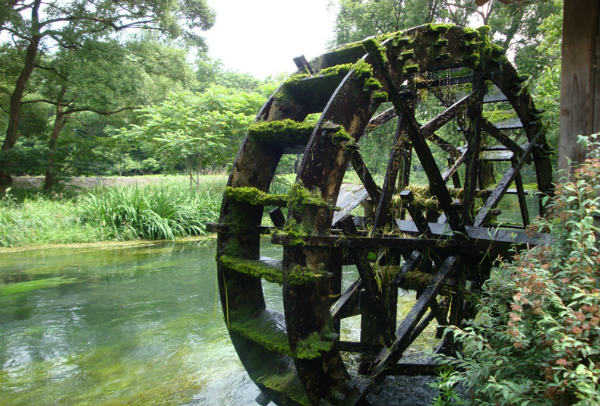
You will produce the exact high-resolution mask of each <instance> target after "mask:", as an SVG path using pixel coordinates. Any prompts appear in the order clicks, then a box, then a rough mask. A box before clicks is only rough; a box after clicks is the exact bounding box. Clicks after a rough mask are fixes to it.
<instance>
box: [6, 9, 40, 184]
mask: <svg viewBox="0 0 600 406" xmlns="http://www.w3.org/2000/svg"><path fill="white" fill-rule="evenodd" d="M40 3H41V0H36V1H35V2H34V5H33V7H32V9H31V28H32V32H33V35H32V37H31V39H30V41H29V45H28V46H27V51H26V53H25V61H24V66H23V69H22V70H21V73H20V74H19V78H18V79H17V83H16V84H15V90H13V92H12V95H11V96H10V107H9V113H8V127H7V129H6V137H5V138H4V142H3V143H2V152H6V151H8V150H9V149H11V148H12V147H14V146H15V143H16V142H17V138H18V137H19V136H18V129H19V120H20V119H21V100H22V99H23V93H24V92H25V87H26V86H27V82H28V81H29V78H30V77H31V73H32V72H33V68H34V67H35V58H36V56H37V52H38V46H39V45H40V40H41V35H40V33H39V27H38V23H39V18H38V9H39V7H40ZM1 164H2V166H1V167H0V191H4V190H5V189H6V188H7V187H10V185H11V184H12V178H11V176H10V173H9V169H8V168H9V167H10V162H8V160H4V161H3V162H1Z"/></svg>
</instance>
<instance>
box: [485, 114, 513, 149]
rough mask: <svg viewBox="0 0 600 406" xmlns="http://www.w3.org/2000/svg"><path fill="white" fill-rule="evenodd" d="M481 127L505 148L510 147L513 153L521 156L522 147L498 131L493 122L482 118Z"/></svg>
mask: <svg viewBox="0 0 600 406" xmlns="http://www.w3.org/2000/svg"><path fill="white" fill-rule="evenodd" d="M481 128H482V129H483V131H485V132H486V133H488V134H489V135H491V136H492V137H493V138H495V139H496V140H498V141H499V142H501V143H502V144H503V145H504V146H505V147H506V148H508V149H510V150H511V151H512V152H513V153H515V154H517V155H519V156H521V155H522V154H523V148H521V146H520V145H519V144H517V143H516V142H515V141H513V140H512V139H510V137H509V136H508V135H506V134H504V133H503V132H502V131H500V130H499V129H498V128H496V126H494V124H492V123H491V122H490V121H489V120H486V119H485V118H483V119H482V120H481Z"/></svg>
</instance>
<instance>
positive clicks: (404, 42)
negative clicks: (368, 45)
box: [392, 33, 412, 48]
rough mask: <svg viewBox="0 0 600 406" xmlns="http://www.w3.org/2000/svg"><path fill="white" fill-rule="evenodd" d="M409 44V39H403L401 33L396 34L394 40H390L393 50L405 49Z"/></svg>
mask: <svg viewBox="0 0 600 406" xmlns="http://www.w3.org/2000/svg"><path fill="white" fill-rule="evenodd" d="M411 44H412V41H411V39H410V38H409V37H405V36H404V35H402V33H398V34H397V35H396V36H394V39H392V47H394V48H400V47H402V48H407V47H409V46H410V45H411Z"/></svg>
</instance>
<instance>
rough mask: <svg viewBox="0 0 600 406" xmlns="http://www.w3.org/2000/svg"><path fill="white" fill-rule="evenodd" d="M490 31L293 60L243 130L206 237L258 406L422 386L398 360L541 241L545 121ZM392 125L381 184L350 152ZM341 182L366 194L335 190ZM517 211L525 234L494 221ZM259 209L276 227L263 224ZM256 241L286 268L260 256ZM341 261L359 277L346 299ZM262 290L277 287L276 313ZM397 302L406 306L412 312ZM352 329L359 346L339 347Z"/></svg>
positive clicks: (435, 32)
mask: <svg viewBox="0 0 600 406" xmlns="http://www.w3.org/2000/svg"><path fill="white" fill-rule="evenodd" d="M486 34H487V32H486V31H485V30H472V29H468V28H461V27H456V26H449V25H427V26H420V27H416V28H413V29H410V30H408V31H405V32H399V33H394V34H390V35H385V36H382V37H378V38H371V39H367V40H365V41H362V42H359V43H354V44H350V45H347V46H344V47H341V48H337V49H335V50H333V51H330V52H327V53H325V54H323V55H321V56H320V57H318V58H316V59H314V60H312V61H310V62H307V61H306V60H305V59H304V58H297V60H296V63H297V65H298V67H299V69H298V72H297V73H296V74H295V75H293V76H291V77H290V78H289V79H288V80H287V81H286V82H284V83H283V84H282V85H281V86H280V87H279V88H278V89H277V90H276V91H275V92H274V94H273V95H272V96H271V97H270V99H269V100H268V101H267V103H266V104H265V105H264V106H263V108H262V110H261V111H260V112H259V113H258V116H257V118H256V121H255V122H254V124H252V125H251V126H250V128H249V130H248V133H247V136H246V138H245V140H244V142H243V145H242V147H241V149H240V151H239V153H238V155H237V157H236V160H235V163H234V165H233V169H232V172H231V175H230V177H229V181H228V188H227V190H226V192H225V195H224V199H223V205H222V208H221V216H220V222H219V224H216V225H214V228H215V229H216V230H217V231H218V235H219V237H218V252H217V261H218V279H219V289H220V296H221V301H222V306H223V312H224V315H225V319H226V323H227V326H228V329H229V332H230V336H231V340H232V342H233V344H234V346H235V349H236V351H237V353H238V355H239V357H240V359H241V361H242V363H243V365H244V367H245V368H246V370H247V371H248V374H249V375H250V377H251V378H252V380H253V381H254V382H255V383H256V384H257V385H258V386H259V387H260V389H261V391H262V395H261V397H260V398H261V400H262V401H265V403H266V402H267V401H269V400H273V401H274V402H275V403H277V404H280V405H284V404H294V405H295V404H314V405H318V404H321V405H329V404H332V405H351V404H360V403H366V402H367V401H368V400H367V395H368V393H369V391H370V390H371V389H372V388H373V387H374V385H376V384H377V383H378V382H381V381H382V378H383V377H385V376H387V375H390V374H419V373H427V371H428V370H429V371H430V370H431V368H430V366H428V365H422V364H421V365H419V364H410V363H406V362H404V363H399V361H400V360H401V359H402V355H403V353H404V351H405V350H406V349H407V348H408V347H409V345H410V344H411V343H412V342H413V341H414V340H415V339H416V338H417V337H419V336H420V335H421V334H423V333H424V331H429V330H426V329H425V328H426V327H427V326H428V324H430V323H437V324H438V325H439V326H440V328H438V332H439V331H441V330H442V329H443V327H444V326H447V325H461V324H463V323H464V321H465V320H466V319H468V318H470V317H472V316H473V315H474V304H473V301H472V300H471V298H472V297H473V293H476V292H477V290H478V289H479V288H480V287H481V284H482V282H483V281H485V279H486V278H487V277H488V275H489V272H490V269H491V265H492V262H493V260H494V259H495V258H496V256H497V255H498V254H503V255H507V254H508V252H509V250H510V249H511V248H512V247H514V246H515V245H516V246H524V245H527V244H529V245H536V244H543V243H547V239H546V236H544V235H542V234H533V233H531V232H529V231H527V232H526V230H525V229H526V227H527V226H528V224H529V221H530V216H531V211H532V210H536V211H539V214H543V205H542V199H541V197H542V196H544V195H548V194H551V193H552V184H551V175H552V170H551V164H550V160H549V158H548V155H549V148H548V146H547V144H546V140H545V136H544V131H543V126H542V125H541V123H540V120H539V115H540V111H538V110H536V109H535V107H534V104H533V102H532V99H531V97H530V95H529V94H528V92H527V87H526V78H524V77H521V76H519V75H518V74H517V72H516V71H515V69H514V68H513V66H512V65H511V64H510V63H509V61H508V60H507V58H506V57H505V55H504V52H503V51H502V49H499V48H498V47H497V46H495V45H493V44H491V43H490V40H489V39H488V37H487V36H486ZM314 113H320V115H319V116H318V120H317V121H316V122H315V121H314V120H310V119H307V117H309V118H314V117H315V115H314ZM499 118H500V119H499ZM391 120H395V123H396V124H395V130H393V131H392V133H391V134H390V136H389V142H390V144H389V150H388V153H389V156H387V157H386V158H387V161H388V163H387V169H386V170H385V174H384V175H383V177H382V179H380V180H379V182H377V181H376V180H375V179H374V177H373V176H372V175H371V171H370V170H369V168H368V165H366V164H365V162H364V160H363V158H362V157H361V154H360V144H361V142H362V141H363V140H367V139H368V137H369V136H370V135H371V134H373V133H374V131H376V129H377V128H378V127H381V126H382V125H385V123H386V122H388V121H391ZM419 121H423V122H419ZM388 127H389V125H388ZM298 153H302V154H303V159H302V163H301V164H300V166H299V168H298V173H297V179H296V183H295V184H294V185H293V186H292V188H291V191H290V192H289V193H288V194H286V195H274V194H269V193H268V191H269V189H270V186H271V183H272V182H273V179H274V174H275V173H276V169H277V166H278V163H279V162H280V160H281V158H282V156H283V155H285V154H298ZM440 157H442V158H440ZM350 172H353V176H354V177H355V178H358V179H360V183H361V184H360V185H348V184H344V185H343V183H344V177H345V176H348V175H349V174H350ZM375 178H377V177H375ZM524 179H526V180H527V182H526V183H527V184H528V189H525V187H524ZM419 183H420V184H419ZM536 192H538V193H536ZM503 199H504V200H503ZM509 199H514V200H515V202H516V203H515V207H518V209H517V211H518V214H519V216H518V221H515V220H514V219H513V221H511V222H507V221H502V213H501V210H500V209H499V208H498V205H499V203H501V201H506V200H509ZM532 199H537V201H538V203H537V204H535V205H533V206H532V205H531V204H529V205H528V204H527V202H528V201H529V202H531V201H532ZM361 203H362V206H359V204H361ZM336 206H337V207H336ZM265 207H268V208H271V207H274V209H272V210H271V209H269V210H270V214H271V219H272V223H273V224H274V226H270V227H267V226H263V225H261V224H262V223H261V222H262V219H263V214H264V213H266V211H265ZM280 208H283V211H287V214H286V215H284V213H283V211H282V210H281V209H280ZM361 210H362V212H360V211H361ZM359 212H360V213H359ZM265 217H268V216H265ZM261 234H270V235H271V240H272V242H273V243H276V244H281V245H283V261H276V260H273V259H269V258H265V257H261V241H263V242H264V241H265V238H267V237H262V239H261ZM350 264H351V265H355V266H356V269H357V270H358V275H359V276H358V278H357V279H356V280H355V281H352V282H351V283H349V284H348V283H347V281H344V282H345V283H344V286H349V287H348V288H347V289H345V290H344V291H343V292H342V266H343V265H350ZM262 281H268V282H274V283H278V284H281V286H282V289H283V291H282V292H283V307H284V309H285V311H284V313H283V314H282V313H281V312H277V311H273V310H270V309H268V308H267V306H266V305H265V299H264V294H263V283H262ZM398 289H403V290H407V289H409V290H415V291H416V297H417V299H416V301H415V303H414V305H413V306H412V308H411V310H410V311H409V312H407V313H406V314H398V311H397V308H396V305H397V293H398ZM357 315H360V320H361V322H360V325H361V330H360V340H356V341H350V340H343V339H341V338H340V321H341V320H343V319H345V318H347V317H351V316H357ZM441 343H442V344H446V345H448V344H449V341H448V340H445V341H444V340H442V341H441ZM439 348H444V345H441V346H440V347H439ZM348 354H357V355H354V356H348ZM352 360H358V361H356V362H357V363H358V366H356V365H354V364H353V362H354V361H352Z"/></svg>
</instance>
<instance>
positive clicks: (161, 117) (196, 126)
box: [115, 85, 266, 187]
mask: <svg viewBox="0 0 600 406" xmlns="http://www.w3.org/2000/svg"><path fill="white" fill-rule="evenodd" d="M265 101H266V96H265V95H264V94H262V93H256V92H244V91H242V90H238V89H235V88H226V87H223V86H219V85H214V86H212V87H209V88H208V89H207V90H205V91H204V92H202V93H192V92H189V91H185V92H178V93H171V94H169V96H168V97H167V98H166V99H165V100H164V101H163V102H162V103H160V104H157V105H152V106H150V107H146V108H144V109H142V110H141V113H142V118H143V123H142V124H139V125H131V126H130V127H128V128H121V129H120V130H119V131H118V132H117V134H116V135H115V137H116V141H117V142H120V143H121V145H123V146H124V147H125V148H131V146H132V145H135V146H136V147H139V148H141V149H142V150H143V151H144V152H145V153H146V154H148V155H150V156H153V157H156V159H157V160H158V161H159V163H160V164H161V166H162V168H163V169H164V170H166V171H170V172H173V171H177V170H178V169H180V168H181V167H183V168H184V169H185V170H186V172H187V173H188V175H189V178H190V187H192V185H193V184H194V183H195V184H196V185H199V175H200V173H201V171H202V170H203V169H217V168H222V167H224V166H225V165H227V163H229V162H231V160H232V159H233V157H234V156H235V153H236V152H237V147H238V145H239V144H240V142H241V139H242V137H243V135H244V133H245V131H246V128H247V127H248V125H249V124H250V123H251V122H252V120H253V119H254V116H255V114H256V111H257V109H258V108H260V106H261V105H262V104H264V102H265Z"/></svg>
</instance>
